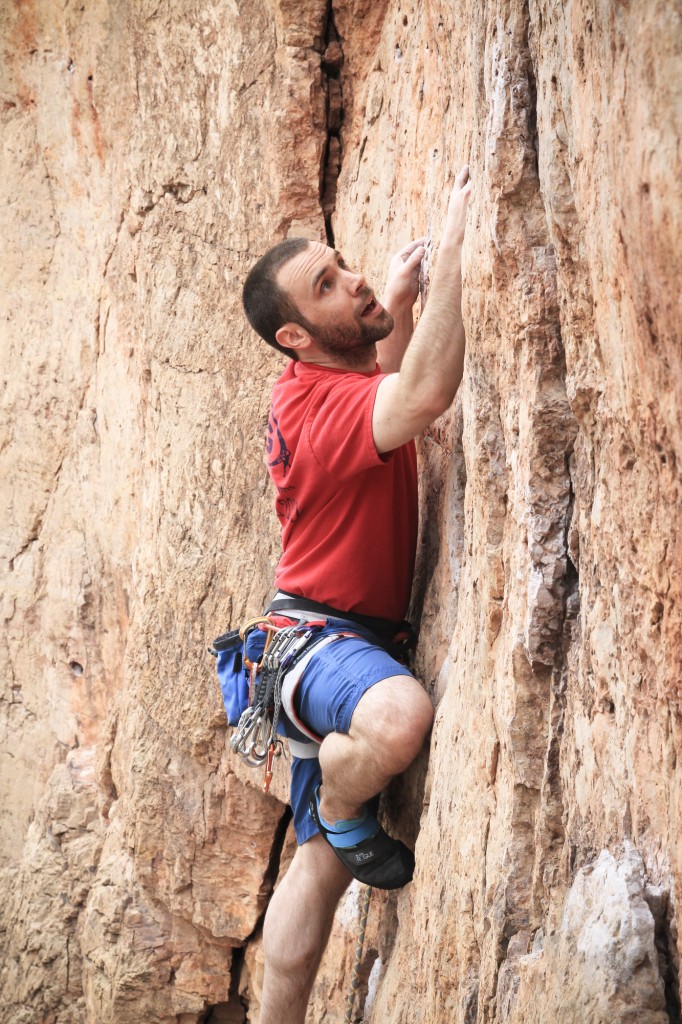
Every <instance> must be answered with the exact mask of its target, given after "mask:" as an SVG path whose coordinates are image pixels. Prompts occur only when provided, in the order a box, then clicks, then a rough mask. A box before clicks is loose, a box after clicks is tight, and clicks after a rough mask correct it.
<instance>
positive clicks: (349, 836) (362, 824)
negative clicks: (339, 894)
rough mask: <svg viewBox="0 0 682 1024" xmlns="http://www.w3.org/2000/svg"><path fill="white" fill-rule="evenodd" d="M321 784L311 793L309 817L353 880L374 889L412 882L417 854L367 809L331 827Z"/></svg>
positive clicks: (401, 885) (394, 887)
mask: <svg viewBox="0 0 682 1024" xmlns="http://www.w3.org/2000/svg"><path fill="white" fill-rule="evenodd" d="M319 789H320V787H319V785H317V786H314V787H313V789H312V790H311V792H310V802H309V808H310V814H311V816H312V818H313V820H314V821H315V824H316V825H317V827H318V828H319V830H320V835H321V836H322V838H323V839H324V840H325V842H326V843H328V844H329V846H331V848H332V850H333V851H334V853H335V854H336V856H337V857H338V858H339V860H340V861H341V863H342V864H343V865H344V866H345V867H346V868H348V870H349V871H350V873H351V875H352V876H353V878H357V880H358V881H359V882H363V883H364V884H365V885H372V886H374V888H375V889H401V888H402V887H403V886H404V885H407V883H408V882H411V881H412V875H413V874H414V855H413V853H412V852H411V851H410V850H408V848H407V847H406V846H405V844H404V843H401V841H400V840H399V839H391V837H390V836H389V835H387V834H386V832H384V830H383V828H382V827H381V825H380V824H379V822H378V821H377V819H376V818H375V817H374V815H373V814H371V813H370V812H369V810H368V809H367V808H365V810H364V814H363V816H362V817H361V818H356V819H354V820H352V821H343V822H341V821H337V822H335V823H334V825H333V826H332V825H331V824H330V823H329V822H326V821H325V820H324V818H323V817H322V815H321V814H320V795H319Z"/></svg>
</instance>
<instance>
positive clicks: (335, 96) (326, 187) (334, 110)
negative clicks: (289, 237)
mask: <svg viewBox="0 0 682 1024" xmlns="http://www.w3.org/2000/svg"><path fill="white" fill-rule="evenodd" d="M342 66H343V50H342V49H341V41H340V39H339V34H338V32H337V30H336V24H335V22H334V10H333V6H332V2H331V0H329V7H328V9H327V24H326V29H325V51H324V55H323V57H322V75H323V81H324V84H325V92H326V95H327V143H326V146H325V149H324V156H323V160H322V176H321V177H322V180H321V197H320V202H321V204H322V213H323V215H324V226H325V231H326V234H327V244H328V245H330V246H332V248H334V229H333V227H332V217H333V215H334V212H335V210H336V187H337V183H338V180H339V174H340V173H341V156H342V147H341V126H342V124H343V113H344V110H343V89H342V85H341V68H342Z"/></svg>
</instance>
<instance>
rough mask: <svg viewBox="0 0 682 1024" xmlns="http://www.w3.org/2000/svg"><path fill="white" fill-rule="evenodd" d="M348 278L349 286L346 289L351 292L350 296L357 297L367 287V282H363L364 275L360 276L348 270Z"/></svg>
mask: <svg viewBox="0 0 682 1024" xmlns="http://www.w3.org/2000/svg"><path fill="white" fill-rule="evenodd" d="M348 276H349V285H348V287H349V288H350V291H351V294H352V295H357V294H358V293H359V292H361V291H362V289H363V288H365V287H366V286H367V282H366V281H365V275H364V274H360V273H358V272H356V271H355V270H349V271H348Z"/></svg>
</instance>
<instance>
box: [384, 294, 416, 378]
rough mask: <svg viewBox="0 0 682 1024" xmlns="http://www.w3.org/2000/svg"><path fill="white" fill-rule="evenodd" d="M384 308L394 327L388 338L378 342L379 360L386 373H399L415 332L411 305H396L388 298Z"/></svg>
mask: <svg viewBox="0 0 682 1024" xmlns="http://www.w3.org/2000/svg"><path fill="white" fill-rule="evenodd" d="M384 306H385V307H386V309H387V310H388V311H389V313H390V314H391V316H392V317H393V322H394V327H393V330H392V331H391V333H390V334H389V335H388V337H386V338H384V339H383V340H382V341H379V342H377V358H378V361H379V365H380V366H381V369H382V371H383V372H384V373H397V372H398V370H399V369H400V367H401V365H402V361H403V356H404V355H405V350H406V349H407V346H408V345H409V343H410V338H411V337H412V334H413V331H414V319H413V317H412V306H411V304H405V303H402V304H395V303H392V302H391V300H390V298H388V297H387V298H386V301H385V303H384Z"/></svg>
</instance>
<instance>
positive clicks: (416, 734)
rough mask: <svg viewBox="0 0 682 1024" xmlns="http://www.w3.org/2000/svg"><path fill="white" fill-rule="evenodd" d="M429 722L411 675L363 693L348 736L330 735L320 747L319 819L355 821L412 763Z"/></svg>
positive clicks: (430, 710)
mask: <svg viewBox="0 0 682 1024" xmlns="http://www.w3.org/2000/svg"><path fill="white" fill-rule="evenodd" d="M432 722H433V707H432V705H431V701H430V699H429V697H428V696H427V694H426V693H425V692H424V690H422V688H421V686H420V685H419V683H418V682H417V681H416V680H415V679H412V678H410V676H391V677H390V678H389V679H382V681H381V682H380V683H375V685H374V686H372V687H371V688H370V689H369V690H367V691H366V693H364V694H363V695H362V697H361V698H360V701H359V703H358V706H357V707H356V709H355V711H354V713H353V718H352V720H351V726H350V732H349V733H348V735H347V736H346V735H344V734H342V733H338V732H333V733H330V734H329V735H328V736H327V737H326V738H325V740H324V742H323V744H322V746H321V747H320V767H321V769H322V778H323V780H324V785H323V787H322V789H321V790H320V814H321V815H322V817H323V818H324V820H325V821H327V822H329V823H330V824H333V823H334V822H335V821H337V820H339V819H341V818H343V819H347V818H356V817H358V816H359V815H360V814H361V813H362V805H363V804H364V803H365V801H367V800H369V799H370V798H371V797H373V796H376V794H377V793H380V792H381V790H382V789H384V787H385V786H386V784H387V783H388V782H389V781H390V779H392V778H393V776H394V775H398V774H399V773H400V772H402V771H404V770H405V768H407V766H408V765H410V764H411V763H412V761H414V759H415V757H416V756H417V754H418V753H419V751H420V750H421V748H422V745H423V743H424V740H425V738H426V735H427V733H428V731H429V729H430V728H431V725H432Z"/></svg>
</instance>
